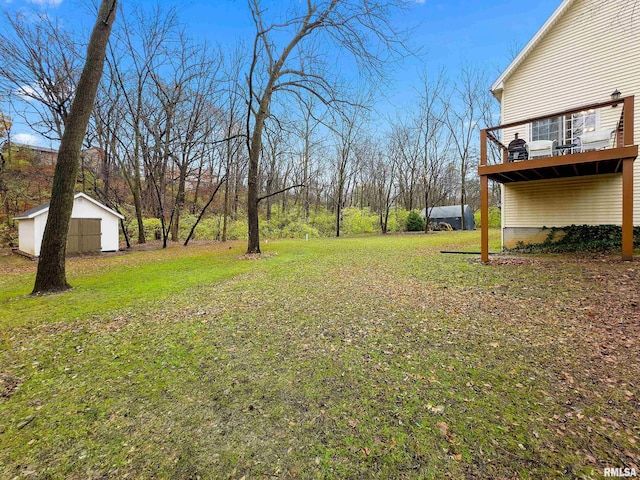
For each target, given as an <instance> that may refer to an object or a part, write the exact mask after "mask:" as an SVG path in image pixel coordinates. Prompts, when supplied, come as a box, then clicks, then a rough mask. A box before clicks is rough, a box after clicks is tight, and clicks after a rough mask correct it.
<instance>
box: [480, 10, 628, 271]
mask: <svg viewBox="0 0 640 480" xmlns="http://www.w3.org/2000/svg"><path fill="white" fill-rule="evenodd" d="M634 4H635V2H628V1H626V0H608V1H605V0H564V1H562V3H561V4H560V5H559V6H558V8H557V9H556V11H555V12H554V13H553V15H552V16H551V17H550V18H549V19H548V20H547V22H546V23H545V24H544V25H543V26H542V28H541V29H540V30H539V31H538V32H537V33H536V34H535V36H534V37H533V38H532V39H531V40H530V41H529V43H528V44H527V45H526V46H525V47H524V48H523V50H522V51H521V52H520V53H519V54H518V56H517V57H516V58H515V59H514V60H513V61H512V62H511V64H510V65H509V66H508V67H507V68H506V70H505V71H504V72H502V74H501V75H500V77H498V79H497V80H496V81H495V83H494V84H493V85H492V87H491V92H492V93H493V95H494V96H495V97H496V98H497V99H498V101H499V102H500V104H501V110H502V111H501V113H502V125H498V126H495V127H490V128H486V129H484V130H481V133H480V166H479V168H478V173H479V175H480V185H481V216H482V237H481V238H482V259H483V261H488V258H489V257H488V230H487V223H488V222H487V221H486V219H487V217H488V182H489V180H492V181H495V182H499V183H500V184H502V245H503V247H507V248H509V247H513V246H515V245H516V244H517V242H519V241H522V242H524V243H534V242H539V241H542V240H543V239H544V238H545V236H546V233H545V232H544V231H543V227H566V226H569V225H574V224H575V225H581V224H585V225H620V226H621V227H622V256H623V258H624V259H626V260H630V259H631V258H632V255H633V225H634V224H635V225H639V224H640V188H636V190H635V193H634V188H633V186H634V183H635V184H636V185H638V183H639V182H640V166H638V165H635V166H634V160H635V158H636V157H637V155H638V146H637V144H636V141H635V140H634V139H636V138H639V137H640V131H639V128H640V119H638V117H637V116H638V110H637V109H635V108H634V95H635V94H636V93H640V63H639V62H638V58H640V29H639V28H637V25H638V22H640V12H638V11H636V10H637V9H636V8H635V6H634ZM612 92H613V93H612ZM620 92H622V94H620ZM516 134H517V135H516ZM510 144H511V148H510ZM634 207H635V208H634Z"/></svg>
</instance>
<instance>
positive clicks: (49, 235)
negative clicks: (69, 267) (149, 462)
mask: <svg viewBox="0 0 640 480" xmlns="http://www.w3.org/2000/svg"><path fill="white" fill-rule="evenodd" d="M117 3H118V1H117V0H103V1H102V2H101V4H100V10H99V11H98V18H97V19H96V23H95V25H94V27H93V31H92V33H91V38H90V40H89V47H88V48H87V59H86V61H85V65H84V69H83V70H82V74H81V76H80V81H79V82H78V88H77V90H76V95H75V98H74V100H73V104H72V105H71V111H70V113H69V116H68V117H67V122H66V124H65V129H64V133H63V135H62V141H61V142H60V149H59V150H58V161H57V163H56V169H55V173H54V177H53V187H52V190H51V203H50V206H49V215H48V218H47V225H46V226H45V229H44V235H43V237H42V248H41V251H40V261H39V262H38V272H37V274H36V281H35V285H34V287H33V292H32V294H36V293H43V292H55V291H61V290H66V289H68V288H71V286H70V285H69V284H68V283H67V276H66V271H65V257H66V249H67V233H68V230H69V222H70V220H71V211H72V209H73V200H74V187H75V183H76V178H77V177H78V170H79V168H80V152H81V150H82V141H83V139H84V136H85V133H86V130H87V125H88V123H89V117H90V116H91V111H92V110H93V102H94V100H95V98H96V92H97V90H98V84H99V83H100V78H101V77H102V70H103V67H104V60H105V52H106V49H107V44H108V43H109V36H110V34H111V27H112V26H113V22H114V20H115V15H116V7H117Z"/></svg>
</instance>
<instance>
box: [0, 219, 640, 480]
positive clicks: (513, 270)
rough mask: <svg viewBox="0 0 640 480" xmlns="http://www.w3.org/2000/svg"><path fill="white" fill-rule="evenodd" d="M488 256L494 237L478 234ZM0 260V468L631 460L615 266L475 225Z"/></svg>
mask: <svg viewBox="0 0 640 480" xmlns="http://www.w3.org/2000/svg"><path fill="white" fill-rule="evenodd" d="M491 235H492V237H491V239H492V248H494V249H497V248H498V246H499V238H498V237H499V234H498V232H497V231H496V232H491ZM244 247H245V246H244V244H241V243H231V244H216V245H197V246H192V247H188V248H183V247H180V246H172V247H171V248H169V249H166V250H155V251H138V252H132V253H126V254H118V255H111V256H102V257H95V258H90V257H88V258H87V257H85V258H74V259H70V260H69V262H68V277H69V281H70V283H72V284H73V285H74V286H75V288H74V289H73V290H71V291H69V292H66V293H62V294H58V295H49V296H40V297H29V296H28V293H29V292H30V290H31V287H32V285H33V280H34V275H35V263H33V262H28V261H26V260H23V259H21V258H17V257H6V256H5V257H0V478H14V477H18V478H22V477H25V478H65V479H86V478H95V479H98V478H172V479H173V478H177V479H195V478H203V479H205V478H211V479H219V478H234V479H241V478H243V477H244V478H245V479H247V480H248V479H252V478H335V479H343V478H363V479H364V478H380V479H386V478H437V479H439V478H456V479H459V478H486V479H499V478H502V479H512V478H601V477H602V476H603V472H604V468H605V467H629V468H636V469H637V468H638V466H639V465H640V443H639V442H640V438H639V437H640V414H639V413H638V412H639V411H640V408H639V407H640V405H639V403H638V399H639V397H640V380H639V379H640V349H639V348H638V344H637V341H638V334H639V333H640V306H639V305H640V295H639V293H638V290H640V289H639V288H638V285H639V283H638V281H639V280H640V274H639V273H638V270H639V269H638V264H637V263H624V262H621V261H619V260H618V258H617V257H616V256H598V257H593V258H590V257H575V256H567V257H561V256H529V257H515V256H504V257H496V258H495V259H494V260H493V262H492V263H491V264H490V265H483V264H481V263H480V262H479V259H478V256H476V255H443V254H440V253H439V251H440V250H442V249H448V250H455V249H458V250H478V249H479V232H453V233H449V232H443V233H438V234H433V235H422V234H416V235H395V236H386V237H383V236H370V237H358V238H343V239H322V240H312V241H309V242H304V241H278V242H269V243H264V244H263V252H264V253H265V255H263V258H262V259H259V260H252V259H246V258H242V253H243V250H244Z"/></svg>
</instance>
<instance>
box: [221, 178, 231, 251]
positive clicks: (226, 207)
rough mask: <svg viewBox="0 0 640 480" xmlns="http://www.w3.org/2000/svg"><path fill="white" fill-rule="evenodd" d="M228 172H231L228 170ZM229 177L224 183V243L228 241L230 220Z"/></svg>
mask: <svg viewBox="0 0 640 480" xmlns="http://www.w3.org/2000/svg"><path fill="white" fill-rule="evenodd" d="M227 172H229V170H228V169H227ZM229 190H230V188H229V177H227V178H226V179H225V181H224V211H223V213H222V215H223V217H222V241H223V242H226V241H227V222H228V219H229V203H230V200H229Z"/></svg>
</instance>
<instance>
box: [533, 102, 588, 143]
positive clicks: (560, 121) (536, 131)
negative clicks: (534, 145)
mask: <svg viewBox="0 0 640 480" xmlns="http://www.w3.org/2000/svg"><path fill="white" fill-rule="evenodd" d="M597 125H598V111H597V110H594V109H590V110H584V111H582V112H578V113H574V114H572V115H565V116H562V117H554V118H547V119H545V120H537V121H535V122H531V126H530V135H529V138H530V139H531V141H536V140H555V141H556V143H555V144H556V145H569V144H573V143H579V142H578V137H580V135H582V134H583V133H584V132H593V131H595V130H596V128H597Z"/></svg>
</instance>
